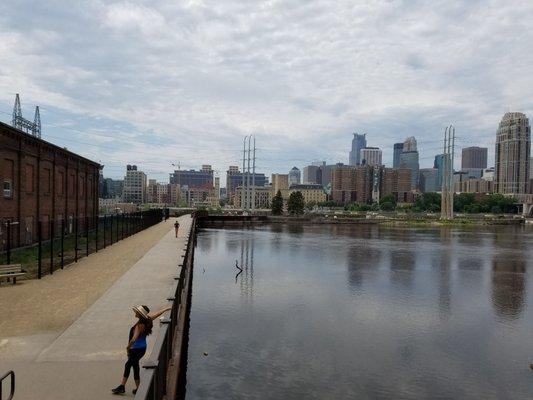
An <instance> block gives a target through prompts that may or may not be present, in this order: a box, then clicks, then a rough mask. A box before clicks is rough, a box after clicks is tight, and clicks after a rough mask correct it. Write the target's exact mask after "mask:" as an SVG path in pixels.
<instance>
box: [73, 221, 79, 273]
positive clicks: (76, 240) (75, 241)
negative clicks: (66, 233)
mask: <svg viewBox="0 0 533 400" xmlns="http://www.w3.org/2000/svg"><path fill="white" fill-rule="evenodd" d="M74 236H75V239H74V262H78V217H76V218H74Z"/></svg>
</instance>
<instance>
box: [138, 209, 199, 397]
mask: <svg viewBox="0 0 533 400" xmlns="http://www.w3.org/2000/svg"><path fill="white" fill-rule="evenodd" d="M195 236H196V220H195V219H194V218H193V220H192V226H191V230H190V231H189V234H188V238H187V239H188V240H187V247H186V249H185V252H184V253H183V254H182V255H181V257H182V258H183V260H179V265H178V268H177V273H178V275H177V276H176V277H175V278H174V279H175V280H176V283H175V284H174V286H173V288H172V291H171V294H170V296H169V297H168V298H167V300H168V301H170V302H172V310H171V312H170V317H169V318H166V319H163V320H161V324H162V326H161V329H159V332H158V334H157V337H156V340H155V343H154V348H153V350H152V353H151V356H150V358H149V359H148V360H147V362H146V363H144V365H143V368H144V370H143V371H144V372H143V375H141V384H140V385H139V389H138V391H137V394H136V395H135V399H137V400H161V399H164V398H168V397H167V396H168V389H169V386H168V384H169V382H168V378H169V367H170V365H171V364H172V363H171V360H172V359H173V358H174V357H175V356H176V354H178V355H179V356H178V357H180V356H181V355H182V354H183V352H182V351H181V346H182V345H183V335H184V325H185V324H184V322H185V320H186V317H187V316H186V314H184V313H187V311H188V298H189V291H190V285H191V277H192V276H191V274H192V268H193V263H194V240H195ZM175 361H176V360H175ZM179 364H181V360H177V363H176V362H174V363H173V365H174V366H175V365H178V366H179ZM174 372H175V373H176V374H177V375H179V373H180V370H179V368H178V369H177V370H175V371H174ZM172 381H173V382H176V383H177V382H178V376H175V377H174V379H173V380H172ZM175 389H177V388H175Z"/></svg>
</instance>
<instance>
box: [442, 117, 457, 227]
mask: <svg viewBox="0 0 533 400" xmlns="http://www.w3.org/2000/svg"><path fill="white" fill-rule="evenodd" d="M454 156H455V127H454V126H453V125H450V126H448V127H446V129H445V130H444V148H443V177H442V194H441V211H440V218H441V219H453V194H454V189H453V159H454Z"/></svg>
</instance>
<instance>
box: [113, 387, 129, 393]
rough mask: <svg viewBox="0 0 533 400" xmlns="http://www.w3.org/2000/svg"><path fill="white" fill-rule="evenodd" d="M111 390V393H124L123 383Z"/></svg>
mask: <svg viewBox="0 0 533 400" xmlns="http://www.w3.org/2000/svg"><path fill="white" fill-rule="evenodd" d="M111 391H112V392H113V394H124V393H126V388H125V387H124V385H118V386H117V387H116V388H114V389H111Z"/></svg>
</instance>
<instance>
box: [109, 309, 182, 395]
mask: <svg viewBox="0 0 533 400" xmlns="http://www.w3.org/2000/svg"><path fill="white" fill-rule="evenodd" d="M171 308H172V307H166V308H163V309H161V310H159V311H157V312H155V313H150V309H149V308H148V307H147V306H135V307H133V312H134V313H135V316H136V317H137V318H138V321H137V323H136V324H135V325H133V326H132V327H131V329H130V335H129V339H128V346H127V347H126V350H127V353H128V361H126V364H125V365H124V375H123V377H122V383H121V384H120V385H118V386H117V387H116V388H114V389H112V390H111V391H112V392H113V394H124V393H126V382H127V381H128V378H129V376H130V369H131V368H132V367H133V379H134V380H135V389H133V394H135V393H137V389H138V388H139V383H140V376H139V361H140V360H141V358H142V357H143V356H144V353H146V337H147V336H149V335H150V334H151V333H152V327H153V320H154V319H156V318H157V317H159V316H160V315H161V314H163V313H164V312H166V311H169V310H170V309H171Z"/></svg>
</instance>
